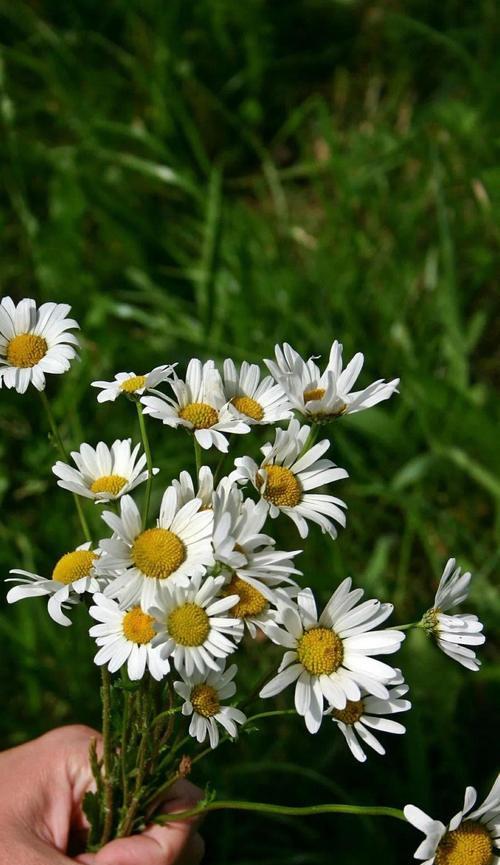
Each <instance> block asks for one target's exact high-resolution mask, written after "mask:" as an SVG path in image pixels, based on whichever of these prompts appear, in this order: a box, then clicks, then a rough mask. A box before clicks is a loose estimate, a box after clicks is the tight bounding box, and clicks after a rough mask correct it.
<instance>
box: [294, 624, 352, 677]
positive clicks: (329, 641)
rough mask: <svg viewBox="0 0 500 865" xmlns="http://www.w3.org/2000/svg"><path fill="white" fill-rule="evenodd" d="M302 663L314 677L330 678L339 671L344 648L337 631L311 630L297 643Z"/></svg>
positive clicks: (327, 629)
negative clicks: (324, 676) (323, 676)
mask: <svg viewBox="0 0 500 865" xmlns="http://www.w3.org/2000/svg"><path fill="white" fill-rule="evenodd" d="M297 655H298V658H299V661H300V663H301V664H302V666H303V667H305V669H306V670H307V672H308V673H311V675H312V676H322V675H323V674H325V675H327V676H329V675H330V674H331V673H334V672H335V670H338V668H339V667H340V665H341V663H342V661H343V659H344V646H343V644H342V640H341V639H340V637H338V636H337V634H336V633H335V631H330V629H329V628H311V630H310V631H306V632H305V634H304V636H302V637H301V638H300V640H299V641H298V643H297Z"/></svg>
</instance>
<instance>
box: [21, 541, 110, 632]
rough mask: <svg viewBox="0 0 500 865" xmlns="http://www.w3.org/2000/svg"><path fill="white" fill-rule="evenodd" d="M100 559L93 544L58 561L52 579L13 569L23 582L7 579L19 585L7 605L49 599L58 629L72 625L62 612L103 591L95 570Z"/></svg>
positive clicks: (84, 546) (50, 610) (78, 548)
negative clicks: (24, 599)
mask: <svg viewBox="0 0 500 865" xmlns="http://www.w3.org/2000/svg"><path fill="white" fill-rule="evenodd" d="M97 555H98V554H97V552H94V551H92V550H91V549H90V543H86V544H82V545H81V546H79V547H77V548H76V550H72V551H71V552H69V553H65V554H64V555H63V556H61V558H60V559H58V561H57V562H56V564H55V565H54V569H53V571H52V575H51V576H50V577H41V576H40V575H39V574H32V573H30V571H22V570H20V569H18V568H13V569H12V570H11V571H10V573H11V574H20V575H21V577H23V579H19V578H18V577H14V578H7V580H6V582H9V583H12V582H16V583H18V585H16V586H14V588H12V589H10V591H9V592H8V594H7V602H8V603H9V604H14V603H15V602H16V601H21V600H22V599H23V598H36V597H40V596H41V595H49V600H48V604H47V609H48V611H49V615H50V616H51V618H52V619H54V621H55V622H57V623H58V625H71V619H69V618H68V617H67V616H65V615H64V613H63V609H68V608H69V607H70V606H71V605H72V604H76V603H77V602H78V600H79V595H82V594H84V592H91V593H94V592H98V591H99V590H100V588H101V585H100V581H99V579H98V577H97V573H96V568H95V565H96V562H97Z"/></svg>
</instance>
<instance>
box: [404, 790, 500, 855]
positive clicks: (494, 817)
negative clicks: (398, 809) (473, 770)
mask: <svg viewBox="0 0 500 865" xmlns="http://www.w3.org/2000/svg"><path fill="white" fill-rule="evenodd" d="M476 799H477V793H476V790H475V789H474V787H467V789H466V791H465V798H464V806H463V809H462V810H461V811H459V812H458V814H455V816H454V817H453V819H452V820H450V822H449V824H448V826H445V825H444V824H443V823H441V821H440V820H433V819H432V817H429V816H428V815H427V814H425V813H424V811H421V810H420V808H417V807H416V806H415V805H407V806H406V808H405V809H404V813H405V817H406V819H407V820H408V822H409V823H411V824H412V825H413V826H415V828H416V829H419V830H420V831H421V832H423V833H424V835H425V839H424V841H422V843H421V845H420V847H419V848H418V850H417V851H416V852H415V856H414V858H415V859H425V862H424V865H432V863H436V865H500V775H497V777H496V780H495V783H494V784H493V787H492V788H491V790H490V793H489V794H488V796H487V797H486V799H485V801H484V802H483V804H482V805H481V806H480V807H479V808H476V810H475V811H472V808H473V807H474V805H475V803H476Z"/></svg>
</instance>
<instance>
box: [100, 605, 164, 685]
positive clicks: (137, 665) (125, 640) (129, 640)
mask: <svg viewBox="0 0 500 865" xmlns="http://www.w3.org/2000/svg"><path fill="white" fill-rule="evenodd" d="M94 604H95V606H93V607H90V610H89V613H90V615H91V616H92V618H94V619H96V620H97V621H98V622H99V624H98V625H93V626H92V627H91V628H90V630H89V634H90V636H91V637H94V638H95V641H96V643H97V645H98V646H100V649H99V651H98V652H97V654H96V656H95V658H94V661H95V663H96V664H98V665H99V666H100V665H101V664H107V667H108V670H109V672H110V673H116V671H117V670H119V669H120V667H122V666H123V664H125V663H126V664H127V672H128V675H129V678H130V679H132V680H137V679H142V677H143V676H144V673H145V671H146V667H147V669H148V670H149V672H150V673H151V675H152V676H153V679H156V680H157V681H160V679H163V677H164V676H166V675H167V673H168V672H169V670H170V662H169V660H168V659H167V658H162V657H161V652H160V649H159V648H154V647H153V645H152V640H153V638H154V637H155V635H156V631H155V628H154V619H153V617H152V616H150V615H149V614H148V613H146V612H144V610H143V609H142V608H141V607H140V606H135V607H131V608H129V609H126V608H124V607H122V606H120V604H118V603H116V601H113V600H111V598H107V597H106V596H105V595H103V594H101V593H100V592H97V593H96V594H95V595H94Z"/></svg>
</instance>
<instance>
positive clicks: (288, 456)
mask: <svg viewBox="0 0 500 865" xmlns="http://www.w3.org/2000/svg"><path fill="white" fill-rule="evenodd" d="M309 430H310V428H309V427H308V426H302V427H301V426H300V424H299V422H298V421H297V420H295V419H294V420H291V421H290V424H289V426H288V429H286V430H282V429H277V430H276V436H275V440H274V444H273V445H271V444H270V443H269V442H268V443H267V444H265V445H264V446H263V447H262V448H261V451H262V453H263V454H264V460H263V461H262V463H261V464H260V466H258V465H257V463H256V462H255V460H253V459H252V458H251V457H240V458H238V459H236V460H235V463H234V464H235V466H236V470H235V472H233V475H232V476H234V478H235V479H236V480H238V481H239V482H246V481H251V483H252V484H253V485H254V487H255V488H256V489H257V490H258V491H259V493H260V495H261V496H262V498H263V499H264V501H265V502H267V505H268V508H269V514H270V516H271V517H273V518H274V517H277V516H279V514H280V512H281V511H282V512H283V513H284V514H286V515H287V516H289V517H290V519H291V520H293V522H294V523H295V525H296V526H297V528H298V530H299V534H300V537H301V538H305V537H307V535H308V533H309V527H308V525H307V520H310V521H311V522H314V523H317V524H318V525H319V526H321V529H322V531H323V532H328V534H329V535H330V536H331V537H332V538H336V537H337V529H336V527H335V523H334V521H336V522H337V523H339V524H340V525H341V526H345V522H346V520H345V514H344V512H343V510H342V508H346V507H347V505H346V504H345V502H343V501H342V499H338V498H335V497H334V496H330V495H325V494H324V493H312V492H311V490H314V489H316V488H317V487H320V486H323V484H328V483H332V482H333V481H338V480H341V479H342V478H347V477H348V474H347V472H346V470H345V469H341V468H339V467H338V466H336V465H335V463H333V462H332V461H331V460H328V459H321V457H322V456H323V454H324V453H325V451H327V450H328V448H329V446H330V442H329V441H328V439H324V440H323V441H321V442H319V443H318V444H316V445H314V446H313V447H312V448H309V450H307V451H306V452H305V453H302V451H303V450H304V447H305V445H306V441H307V437H308V435H309Z"/></svg>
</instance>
